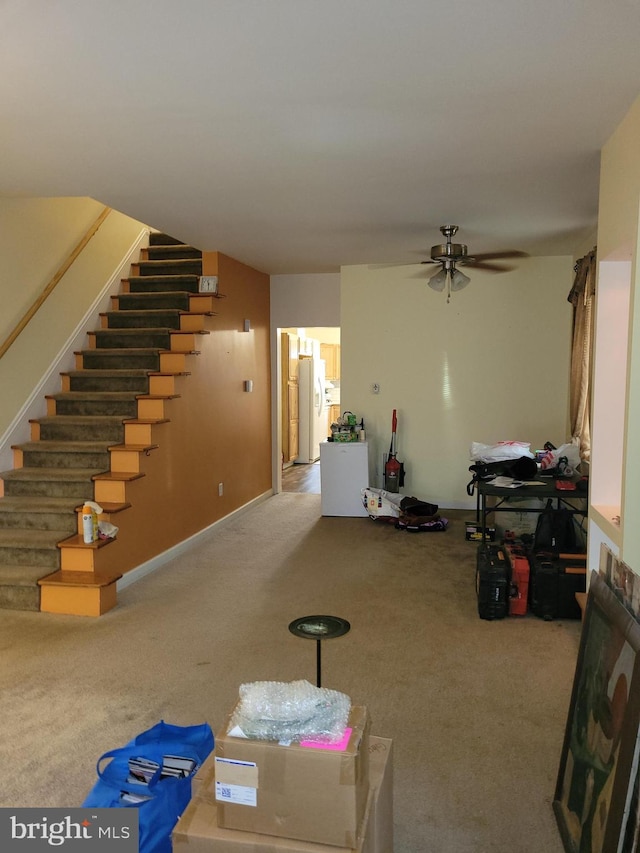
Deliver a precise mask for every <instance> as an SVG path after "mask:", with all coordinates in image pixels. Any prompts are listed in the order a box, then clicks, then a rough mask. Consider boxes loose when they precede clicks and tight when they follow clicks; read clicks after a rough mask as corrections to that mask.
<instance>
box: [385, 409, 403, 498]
mask: <svg viewBox="0 0 640 853" xmlns="http://www.w3.org/2000/svg"><path fill="white" fill-rule="evenodd" d="M397 430H398V416H397V414H396V410H395V409H394V410H393V418H392V420H391V445H390V446H389V455H388V456H387V461H386V462H385V466H384V487H385V489H386V491H387V492H399V491H400V486H402V485H403V483H404V465H403V464H402V462H398V459H397V451H396V432H397Z"/></svg>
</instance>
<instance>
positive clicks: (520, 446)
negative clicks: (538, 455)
mask: <svg viewBox="0 0 640 853" xmlns="http://www.w3.org/2000/svg"><path fill="white" fill-rule="evenodd" d="M522 456H527V457H529V459H534V458H535V455H534V454H533V453H532V452H531V443H530V442H528V441H499V442H498V443H497V444H480V443H479V442H477V441H472V442H471V450H470V451H469V458H470V459H471V461H472V462H502V461H503V460H504V459H520V458H521V457H522Z"/></svg>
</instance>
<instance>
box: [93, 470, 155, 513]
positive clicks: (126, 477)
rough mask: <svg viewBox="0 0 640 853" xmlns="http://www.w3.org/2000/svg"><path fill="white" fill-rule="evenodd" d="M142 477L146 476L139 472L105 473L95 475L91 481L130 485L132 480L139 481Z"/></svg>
mask: <svg viewBox="0 0 640 853" xmlns="http://www.w3.org/2000/svg"><path fill="white" fill-rule="evenodd" d="M141 477H144V474H141V473H140V472H139V471H104V472H103V473H102V474H95V476H93V477H92V478H91V479H92V480H93V481H94V482H95V481H96V480H101V481H102V480H107V481H109V480H111V481H113V482H116V483H121V482H125V483H128V482H130V481H131V480H139V479H140V478H141ZM100 506H102V504H100Z"/></svg>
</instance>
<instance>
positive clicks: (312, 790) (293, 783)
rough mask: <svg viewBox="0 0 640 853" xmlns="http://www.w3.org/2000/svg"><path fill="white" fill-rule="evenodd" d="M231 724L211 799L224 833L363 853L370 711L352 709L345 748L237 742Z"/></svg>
mask: <svg viewBox="0 0 640 853" xmlns="http://www.w3.org/2000/svg"><path fill="white" fill-rule="evenodd" d="M232 713H233V712H232ZM231 716H232V714H230V715H229V718H228V719H227V721H226V722H225V725H224V726H223V727H222V730H221V732H220V733H219V734H218V735H217V736H216V746H215V755H214V764H215V778H214V779H213V782H212V780H211V779H210V778H209V780H207V783H206V786H205V792H204V794H205V797H207V798H209V799H210V797H211V793H212V791H213V793H214V796H215V798H216V800H217V804H218V805H217V808H218V825H219V826H220V827H223V828H224V829H239V830H243V831H244V832H255V833H259V834H261V835H275V836H278V837H283V838H295V839H300V840H302V841H313V842H315V843H317V844H330V845H335V846H336V847H346V848H353V847H355V846H356V841H357V837H358V830H359V829H360V825H361V823H362V819H363V817H364V812H365V808H366V804H367V794H368V788H369V751H368V746H369V744H368V740H369V728H370V721H369V715H368V713H367V709H366V708H365V707H363V706H355V705H354V706H352V708H351V712H350V714H349V721H348V728H349V729H350V732H349V734H348V737H347V739H346V742H345V744H341V745H340V746H339V747H338V748H336V746H335V745H334V746H332V747H326V748H317V747H308V746H301V745H300V744H298V743H292V744H290V745H283V744H280V743H277V742H275V741H265V740H248V739H245V738H237V737H230V736H229V735H228V734H227V731H228V727H229V720H230V718H231ZM201 787H202V786H201V785H200V783H198V784H197V785H196V788H197V789H200V788H201Z"/></svg>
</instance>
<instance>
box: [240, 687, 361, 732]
mask: <svg viewBox="0 0 640 853" xmlns="http://www.w3.org/2000/svg"><path fill="white" fill-rule="evenodd" d="M350 709H351V700H350V698H349V697H348V696H347V695H346V694H344V693H339V692H338V691H337V690H328V689H327V688H326V687H314V686H313V684H310V683H309V682H308V681H302V680H301V681H291V682H281V681H254V682H252V683H250V684H242V685H240V701H239V702H238V705H237V706H236V709H235V711H234V713H233V716H232V718H231V721H230V727H229V728H230V729H232V728H234V727H235V726H238V727H239V728H240V729H241V730H242V732H243V734H244V735H245V736H246V737H248V738H256V739H260V740H277V741H280V740H282V741H300V740H311V741H325V742H333V741H337V740H340V738H341V737H342V736H343V735H344V731H345V729H346V727H347V722H348V719H349V711H350Z"/></svg>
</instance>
